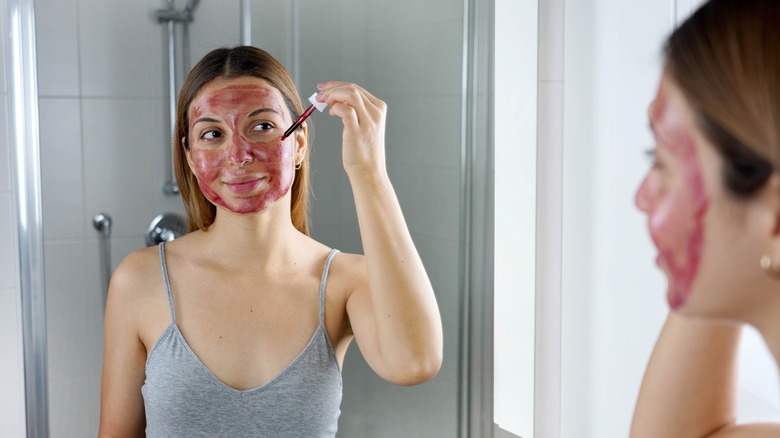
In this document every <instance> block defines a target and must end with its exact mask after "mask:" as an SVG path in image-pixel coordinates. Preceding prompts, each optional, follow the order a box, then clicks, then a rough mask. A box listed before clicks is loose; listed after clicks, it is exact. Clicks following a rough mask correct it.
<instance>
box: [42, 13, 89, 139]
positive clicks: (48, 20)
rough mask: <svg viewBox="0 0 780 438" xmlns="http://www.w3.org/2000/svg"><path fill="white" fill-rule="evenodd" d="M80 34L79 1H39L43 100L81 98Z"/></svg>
mask: <svg viewBox="0 0 780 438" xmlns="http://www.w3.org/2000/svg"><path fill="white" fill-rule="evenodd" d="M78 34H79V31H78V1H77V0H36V2H35V39H36V40H35V44H36V51H37V63H38V94H39V96H78V94H79V70H78V68H79V64H78V59H79V48H78ZM41 126H43V125H41Z"/></svg>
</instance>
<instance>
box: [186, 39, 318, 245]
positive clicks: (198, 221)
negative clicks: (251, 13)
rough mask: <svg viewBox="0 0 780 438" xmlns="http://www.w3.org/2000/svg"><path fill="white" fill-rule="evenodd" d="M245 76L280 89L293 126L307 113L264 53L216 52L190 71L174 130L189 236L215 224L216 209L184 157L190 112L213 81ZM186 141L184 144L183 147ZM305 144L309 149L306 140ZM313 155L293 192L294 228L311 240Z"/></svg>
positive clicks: (287, 80)
mask: <svg viewBox="0 0 780 438" xmlns="http://www.w3.org/2000/svg"><path fill="white" fill-rule="evenodd" d="M242 76H253V77H257V78H260V79H263V80H265V81H266V82H268V83H269V84H270V85H271V86H272V87H274V88H276V89H278V90H279V91H280V92H281V93H282V96H283V97H284V102H285V104H286V105H287V109H288V110H289V111H290V115H291V116H292V119H293V120H295V119H297V118H298V116H299V115H300V114H301V113H303V106H302V105H301V99H300V96H299V95H298V90H297V89H296V88H295V84H294V83H293V81H292V78H291V77H290V74H289V73H288V72H287V70H285V68H284V67H283V66H282V65H281V64H280V63H279V61H277V60H276V59H275V58H274V57H273V56H271V55H270V54H269V53H268V52H266V51H264V50H261V49H258V48H256V47H251V46H239V47H234V48H220V49H215V50H212V51H211V52H209V53H208V54H206V56H204V57H203V59H201V60H200V61H199V62H198V63H197V64H196V65H195V67H193V68H192V71H190V73H189V75H187V78H186V80H185V81H184V84H183V85H182V87H181V91H180V93H179V100H178V103H177V105H176V126H175V129H174V134H173V165H174V170H175V172H176V179H177V182H178V184H179V190H180V193H181V197H182V201H183V202H184V207H185V209H186V211H187V223H188V227H189V231H195V230H206V229H208V227H209V226H210V225H211V224H212V223H214V218H215V217H216V214H217V209H216V207H215V206H214V204H212V203H211V202H209V201H208V199H206V197H205V196H203V193H201V191H200V188H199V187H198V181H197V179H196V178H195V175H194V174H193V173H192V170H191V169H190V167H189V165H188V164H187V158H186V156H185V153H184V151H185V149H189V137H188V136H189V117H188V114H187V111H188V109H189V106H190V103H192V100H193V99H194V98H195V97H196V96H197V94H198V93H199V92H200V90H201V88H203V86H204V85H206V84H207V83H209V82H210V81H212V80H214V79H216V78H223V79H235V78H238V77H242ZM311 134H312V129H311V127H310V128H309V135H308V137H311ZM182 139H184V141H183V142H182ZM306 142H307V148H308V142H309V139H308V138H307V139H306ZM182 143H183V144H182ZM309 155H310V154H308V153H307V154H305V156H304V159H303V161H302V162H301V166H300V168H299V169H296V171H295V180H294V182H293V185H292V188H291V189H290V192H291V204H290V216H291V218H292V223H293V225H294V226H295V228H297V229H298V230H299V231H300V232H302V233H304V234H306V235H308V234H309V211H308V208H309V191H310V175H309V173H310V164H309Z"/></svg>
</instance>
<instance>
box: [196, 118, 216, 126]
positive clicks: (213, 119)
mask: <svg viewBox="0 0 780 438" xmlns="http://www.w3.org/2000/svg"><path fill="white" fill-rule="evenodd" d="M201 122H208V123H219V120H217V119H215V118H212V117H201V118H199V119H198V120H195V121H194V122H192V126H195V125H197V124H198V123H201Z"/></svg>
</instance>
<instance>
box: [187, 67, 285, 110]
mask: <svg viewBox="0 0 780 438" xmlns="http://www.w3.org/2000/svg"><path fill="white" fill-rule="evenodd" d="M284 102H285V99H284V97H283V96H282V93H281V91H279V90H278V89H277V88H275V87H273V86H271V85H270V84H269V83H268V82H267V81H266V80H264V79H261V78H256V77H252V76H242V77H239V78H231V79H225V78H221V77H220V78H215V79H213V80H211V81H209V82H207V83H206V84H205V85H204V86H203V87H202V88H201V89H200V91H199V92H198V94H196V95H195V98H194V99H193V100H192V102H191V103H190V108H189V109H190V111H192V110H196V111H197V110H203V109H206V108H214V107H219V106H225V105H227V106H237V105H246V104H248V103H249V104H253V105H257V106H263V107H268V108H271V109H274V110H275V111H277V112H278V113H279V114H280V115H285V114H286V113H287V108H286V105H285V104H284ZM214 109H216V108H214Z"/></svg>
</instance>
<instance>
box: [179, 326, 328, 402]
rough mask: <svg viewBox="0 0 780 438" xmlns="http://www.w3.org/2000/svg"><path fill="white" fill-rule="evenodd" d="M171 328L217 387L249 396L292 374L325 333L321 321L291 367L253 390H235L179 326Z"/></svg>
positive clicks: (288, 366) (291, 363) (287, 367)
mask: <svg viewBox="0 0 780 438" xmlns="http://www.w3.org/2000/svg"><path fill="white" fill-rule="evenodd" d="M171 326H172V328H173V331H174V336H176V337H177V338H178V340H179V341H181V343H182V345H184V348H185V349H186V350H187V352H188V353H189V354H190V355H191V356H192V359H193V360H194V361H195V363H196V364H198V366H199V367H200V368H201V369H202V370H203V371H204V372H205V374H206V375H207V376H208V377H209V378H210V379H211V380H213V381H214V383H216V384H217V386H219V387H220V388H222V389H224V390H226V391H230V392H233V393H236V394H247V393H251V392H255V391H262V390H263V389H266V388H268V387H269V386H272V385H273V384H275V383H276V382H278V381H279V380H281V379H282V378H283V377H284V376H285V375H286V374H287V373H288V372H290V370H292V369H293V368H294V367H295V365H296V364H297V363H298V362H300V360H301V359H302V358H303V357H304V355H305V354H306V353H307V352H308V351H309V350H311V349H312V348H314V345H315V341H316V340H317V337H318V336H319V335H320V334H321V333H322V331H323V330H322V321H320V323H319V324H318V325H317V328H316V329H315V330H314V333H313V334H312V335H311V338H310V339H309V342H308V343H307V344H306V346H305V347H303V350H302V351H301V352H300V353H298V355H297V356H295V358H294V359H293V360H292V362H290V364H289V365H287V366H286V367H285V368H283V369H282V370H281V371H280V372H279V373H278V374H276V375H275V376H274V377H272V378H271V379H270V380H268V381H267V382H265V383H262V384H260V385H258V386H255V387H253V388H248V389H238V388H234V387H232V386H230V385H228V384H227V383H225V382H223V381H222V380H221V379H220V378H219V377H217V375H216V374H214V372H213V371H211V369H209V367H207V366H206V364H205V363H203V361H202V360H201V359H200V357H198V355H197V354H196V353H195V350H193V349H192V347H190V344H189V342H187V339H186V338H185V337H184V334H183V333H182V332H181V330H180V329H179V326H178V324H176V323H171Z"/></svg>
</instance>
